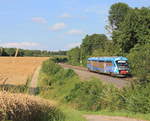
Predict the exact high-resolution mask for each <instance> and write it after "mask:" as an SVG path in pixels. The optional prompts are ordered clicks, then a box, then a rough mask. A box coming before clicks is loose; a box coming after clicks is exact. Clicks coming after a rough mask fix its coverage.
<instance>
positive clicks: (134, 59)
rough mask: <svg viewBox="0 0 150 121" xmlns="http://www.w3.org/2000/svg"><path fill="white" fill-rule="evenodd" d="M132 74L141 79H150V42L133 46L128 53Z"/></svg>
mask: <svg viewBox="0 0 150 121" xmlns="http://www.w3.org/2000/svg"><path fill="white" fill-rule="evenodd" d="M128 58H129V62H130V68H131V71H132V74H133V75H135V76H137V77H138V78H139V79H140V80H142V81H146V80H148V79H150V61H149V60H150V44H147V45H143V46H141V45H140V46H139V45H137V46H136V47H135V48H133V49H132V50H131V52H130V54H129V55H128Z"/></svg>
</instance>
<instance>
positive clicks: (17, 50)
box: [15, 48, 19, 57]
mask: <svg viewBox="0 0 150 121" xmlns="http://www.w3.org/2000/svg"><path fill="white" fill-rule="evenodd" d="M18 52H19V49H18V48H17V49H16V53H15V57H17V56H18Z"/></svg>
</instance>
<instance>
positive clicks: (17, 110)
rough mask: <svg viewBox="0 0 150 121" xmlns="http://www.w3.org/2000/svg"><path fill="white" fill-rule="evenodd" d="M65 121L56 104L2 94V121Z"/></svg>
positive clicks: (0, 115) (16, 95)
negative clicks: (5, 119)
mask: <svg viewBox="0 0 150 121" xmlns="http://www.w3.org/2000/svg"><path fill="white" fill-rule="evenodd" d="M5 117H7V120H12V121H55V120H57V121H59V120H62V121H63V118H64V116H63V114H62V113H61V112H60V111H59V110H58V109H57V108H56V106H55V104H54V102H50V101H48V100H45V99H42V98H38V97H35V96H29V95H25V94H13V93H8V92H0V121H3V120H4V118H5Z"/></svg>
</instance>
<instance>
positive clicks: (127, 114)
mask: <svg viewBox="0 0 150 121" xmlns="http://www.w3.org/2000/svg"><path fill="white" fill-rule="evenodd" d="M82 114H83V115H85V114H89V115H104V116H121V117H128V118H134V119H141V120H147V121H150V114H141V113H133V112H127V111H114V112H111V111H107V110H103V111H98V112H90V111H89V112H87V111H82Z"/></svg>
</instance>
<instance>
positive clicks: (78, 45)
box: [66, 42, 81, 49]
mask: <svg viewBox="0 0 150 121" xmlns="http://www.w3.org/2000/svg"><path fill="white" fill-rule="evenodd" d="M80 45H81V42H75V43H70V44H68V45H67V48H66V49H71V48H74V47H80Z"/></svg>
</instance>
